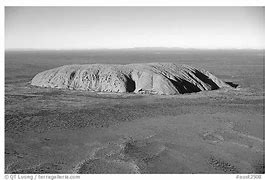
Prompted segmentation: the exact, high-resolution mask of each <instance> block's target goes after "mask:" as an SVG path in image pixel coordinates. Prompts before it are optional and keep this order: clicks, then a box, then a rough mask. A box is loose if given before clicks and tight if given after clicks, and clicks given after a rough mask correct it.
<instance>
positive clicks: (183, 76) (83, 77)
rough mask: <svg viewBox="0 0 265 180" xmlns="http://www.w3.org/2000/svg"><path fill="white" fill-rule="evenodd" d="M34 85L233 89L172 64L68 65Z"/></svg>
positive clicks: (95, 88) (143, 89)
mask: <svg viewBox="0 0 265 180" xmlns="http://www.w3.org/2000/svg"><path fill="white" fill-rule="evenodd" d="M31 84H32V85H35V86H41V87H52V88H68V89H77V90H88V91H103V92H134V93H152V94H167V95H169V94H183V93H192V92H198V91H205V90H215V89H218V88H222V87H230V86H229V85H227V84H226V83H225V82H223V81H221V80H220V79H218V78H217V77H215V76H214V75H212V74H211V73H209V72H208V71H205V70H203V69H196V68H194V67H191V66H188V65H176V64H173V63H148V64H127V65H109V64H84V65H65V66H62V67H58V68H55V69H50V70H47V71H44V72H41V73H39V74H37V75H36V76H35V77H34V78H33V79H32V81H31Z"/></svg>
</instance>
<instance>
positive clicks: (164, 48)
mask: <svg viewBox="0 0 265 180" xmlns="http://www.w3.org/2000/svg"><path fill="white" fill-rule="evenodd" d="M141 49H142V50H145V49H147V50H148V49H150V50H152V49H153V50H173V49H175V50H265V48H185V47H159V46H154V47H128V48H60V49H59V48H5V51H78V50H79V51H80V50H86V51H89V50H141Z"/></svg>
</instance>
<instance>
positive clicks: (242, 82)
mask: <svg viewBox="0 0 265 180" xmlns="http://www.w3.org/2000/svg"><path fill="white" fill-rule="evenodd" d="M263 59H264V54H263V52H262V51H258V50H209V51H206V50H165V49H162V50H159V49H152V50H150V49H147V50H146V49H143V50H141V49H134V50H93V51H92V50H90V51H21V52H18V51H7V52H6V54H5V173H88V174H89V173H115V174H116V173H177V174H179V173H264V144H263V143H264V122H263V118H264V86H263V85H264V82H263V78H264V74H263V72H264V70H263V68H264V65H263V61H264V60H263ZM148 62H173V63H179V64H187V65H192V66H194V67H201V68H204V69H206V70H208V71H210V72H211V73H213V74H214V75H216V76H217V77H218V78H220V79H222V80H224V81H226V82H233V83H234V84H238V85H239V86H238V87H237V88H234V89H219V90H214V91H203V92H198V93H190V94H182V95H150V94H133V93H102V92H101V93H96V92H88V91H77V90H67V89H52V88H40V87H34V86H31V85H30V81H31V79H32V78H33V77H34V75H36V74H37V73H39V72H41V71H44V70H47V69H51V68H55V67H58V66H61V65H65V64H93V63H104V64H128V63H148Z"/></svg>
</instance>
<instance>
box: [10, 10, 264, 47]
mask: <svg viewBox="0 0 265 180" xmlns="http://www.w3.org/2000/svg"><path fill="white" fill-rule="evenodd" d="M264 14H265V13H264V8H262V7H6V8H5V47H6V49H11V48H37V49H90V48H130V47H184V48H259V49H260V48H265V16H264Z"/></svg>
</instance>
